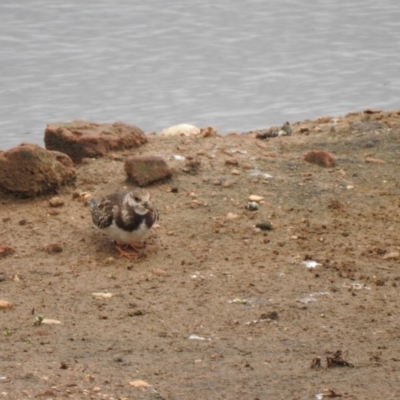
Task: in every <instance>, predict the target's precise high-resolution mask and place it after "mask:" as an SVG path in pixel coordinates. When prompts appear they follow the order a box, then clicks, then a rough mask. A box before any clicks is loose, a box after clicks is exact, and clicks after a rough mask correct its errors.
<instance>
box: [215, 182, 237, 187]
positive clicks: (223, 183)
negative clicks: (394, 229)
mask: <svg viewBox="0 0 400 400" xmlns="http://www.w3.org/2000/svg"><path fill="white" fill-rule="evenodd" d="M234 184H235V182H232V181H225V182H222V183H221V186H222V187H223V188H225V189H226V188H230V187H231V186H232V185H234ZM214 185H215V183H214Z"/></svg>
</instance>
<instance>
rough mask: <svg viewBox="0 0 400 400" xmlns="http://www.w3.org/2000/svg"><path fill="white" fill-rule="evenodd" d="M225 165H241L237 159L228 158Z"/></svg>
mask: <svg viewBox="0 0 400 400" xmlns="http://www.w3.org/2000/svg"><path fill="white" fill-rule="evenodd" d="M225 165H239V161H238V160H236V158H228V159H226V160H225Z"/></svg>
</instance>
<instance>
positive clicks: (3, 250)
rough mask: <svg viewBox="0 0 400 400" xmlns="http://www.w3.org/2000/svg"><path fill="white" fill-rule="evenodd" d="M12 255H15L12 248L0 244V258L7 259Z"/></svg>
mask: <svg viewBox="0 0 400 400" xmlns="http://www.w3.org/2000/svg"><path fill="white" fill-rule="evenodd" d="M13 253H15V249H14V247H12V246H11V245H9V244H6V243H0V258H1V257H7V256H9V255H10V254H13Z"/></svg>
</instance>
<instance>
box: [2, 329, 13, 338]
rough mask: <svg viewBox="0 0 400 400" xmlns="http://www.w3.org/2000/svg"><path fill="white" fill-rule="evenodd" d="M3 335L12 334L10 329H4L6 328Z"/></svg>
mask: <svg viewBox="0 0 400 400" xmlns="http://www.w3.org/2000/svg"><path fill="white" fill-rule="evenodd" d="M4 335H5V336H11V335H12V331H10V329H6V330H5V331H4Z"/></svg>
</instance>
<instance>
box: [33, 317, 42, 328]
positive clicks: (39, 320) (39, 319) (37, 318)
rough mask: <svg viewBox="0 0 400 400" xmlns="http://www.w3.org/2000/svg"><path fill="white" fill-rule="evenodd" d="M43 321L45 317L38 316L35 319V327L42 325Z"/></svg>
mask: <svg viewBox="0 0 400 400" xmlns="http://www.w3.org/2000/svg"><path fill="white" fill-rule="evenodd" d="M43 320H44V315H38V316H37V317H36V318H35V321H34V322H33V325H35V326H39V325H42V322H43Z"/></svg>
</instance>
